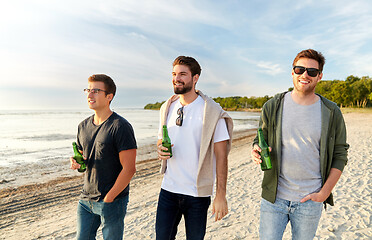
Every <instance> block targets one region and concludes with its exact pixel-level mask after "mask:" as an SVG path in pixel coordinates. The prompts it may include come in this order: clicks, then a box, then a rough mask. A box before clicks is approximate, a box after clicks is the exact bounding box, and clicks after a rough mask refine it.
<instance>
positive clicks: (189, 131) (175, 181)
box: [158, 96, 230, 197]
mask: <svg viewBox="0 0 372 240" xmlns="http://www.w3.org/2000/svg"><path fill="white" fill-rule="evenodd" d="M204 105H205V103H204V100H203V98H202V97H200V96H198V97H197V98H196V99H195V100H194V101H193V102H192V103H190V104H188V105H186V106H184V107H183V123H182V126H177V125H176V119H177V118H178V116H179V115H178V114H177V110H178V109H179V108H180V107H182V105H181V103H180V101H179V99H178V100H176V101H175V102H173V103H172V104H171V105H170V107H169V112H168V117H167V127H168V135H169V138H170V139H171V142H172V144H174V146H173V147H172V154H173V157H172V158H170V159H168V161H167V170H166V171H165V174H164V178H163V183H162V186H161V187H162V188H163V189H164V190H167V191H169V192H173V193H179V194H184V195H189V196H194V197H197V196H198V192H197V188H196V180H197V174H198V166H199V152H200V141H201V134H202V128H203V115H204ZM158 137H159V139H161V138H162V126H159V136H158ZM228 139H230V136H229V133H228V131H227V126H226V121H225V120H224V119H220V120H219V121H218V123H217V126H216V129H215V133H214V139H213V142H214V143H216V142H221V141H225V140H228ZM213 172H214V177H215V174H216V158H215V156H214V158H213ZM208 196H209V195H208ZM199 197H206V196H199Z"/></svg>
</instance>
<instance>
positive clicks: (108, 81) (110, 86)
mask: <svg viewBox="0 0 372 240" xmlns="http://www.w3.org/2000/svg"><path fill="white" fill-rule="evenodd" d="M88 82H103V83H104V84H105V88H106V89H105V91H106V95H107V94H110V93H112V94H113V95H114V96H115V93H116V85H115V83H114V80H112V78H110V77H109V76H107V75H105V74H93V75H92V76H90V77H89V78H88Z"/></svg>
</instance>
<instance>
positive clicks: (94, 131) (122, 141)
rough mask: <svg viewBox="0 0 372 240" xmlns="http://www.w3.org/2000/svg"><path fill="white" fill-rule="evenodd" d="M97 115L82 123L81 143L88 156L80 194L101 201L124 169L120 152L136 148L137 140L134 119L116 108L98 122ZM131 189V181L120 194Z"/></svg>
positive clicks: (79, 133)
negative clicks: (98, 123) (94, 121)
mask: <svg viewBox="0 0 372 240" xmlns="http://www.w3.org/2000/svg"><path fill="white" fill-rule="evenodd" d="M93 119H94V115H93V116H91V117H89V118H87V119H85V120H84V121H82V122H81V123H80V124H79V127H78V134H77V145H78V148H79V149H80V150H82V151H83V155H84V156H85V157H86V158H87V170H86V172H85V173H84V186H83V191H82V193H81V196H80V198H81V199H83V200H93V201H99V200H102V199H103V198H104V197H105V196H106V194H107V193H108V192H109V191H110V189H111V188H112V186H113V185H114V183H115V181H116V179H117V177H118V175H119V173H120V171H121V170H122V165H121V163H120V159H119V152H121V151H123V150H129V149H136V148H137V144H136V139H135V136H134V132H133V128H132V126H131V125H130V123H129V122H128V121H127V120H126V119H124V118H123V117H121V116H119V115H118V114H116V113H115V112H114V113H112V115H111V116H110V117H109V118H108V119H107V120H106V121H105V122H103V123H102V124H101V125H95V124H94V123H93ZM128 193H129V184H128V186H127V187H126V188H125V189H124V190H123V191H122V192H121V193H120V194H119V195H118V196H117V198H119V197H123V196H126V195H128Z"/></svg>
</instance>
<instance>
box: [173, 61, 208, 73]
mask: <svg viewBox="0 0 372 240" xmlns="http://www.w3.org/2000/svg"><path fill="white" fill-rule="evenodd" d="M176 65H186V66H188V67H189V69H190V72H191V74H192V76H195V75H196V74H198V75H199V76H200V73H201V68H200V65H199V63H198V61H196V60H195V59H194V58H192V57H186V56H179V57H177V58H176V59H174V61H173V67H174V66H176Z"/></svg>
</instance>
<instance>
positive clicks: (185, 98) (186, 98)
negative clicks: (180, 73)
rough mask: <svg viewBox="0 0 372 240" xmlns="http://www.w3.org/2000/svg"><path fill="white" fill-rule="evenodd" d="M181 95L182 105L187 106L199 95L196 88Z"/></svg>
mask: <svg viewBox="0 0 372 240" xmlns="http://www.w3.org/2000/svg"><path fill="white" fill-rule="evenodd" d="M179 96H180V103H181V104H182V106H186V105H189V104H190V103H192V102H193V101H194V100H195V99H196V98H197V97H198V96H199V95H198V94H197V93H196V92H195V90H191V91H190V92H187V93H185V94H180V95H179Z"/></svg>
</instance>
